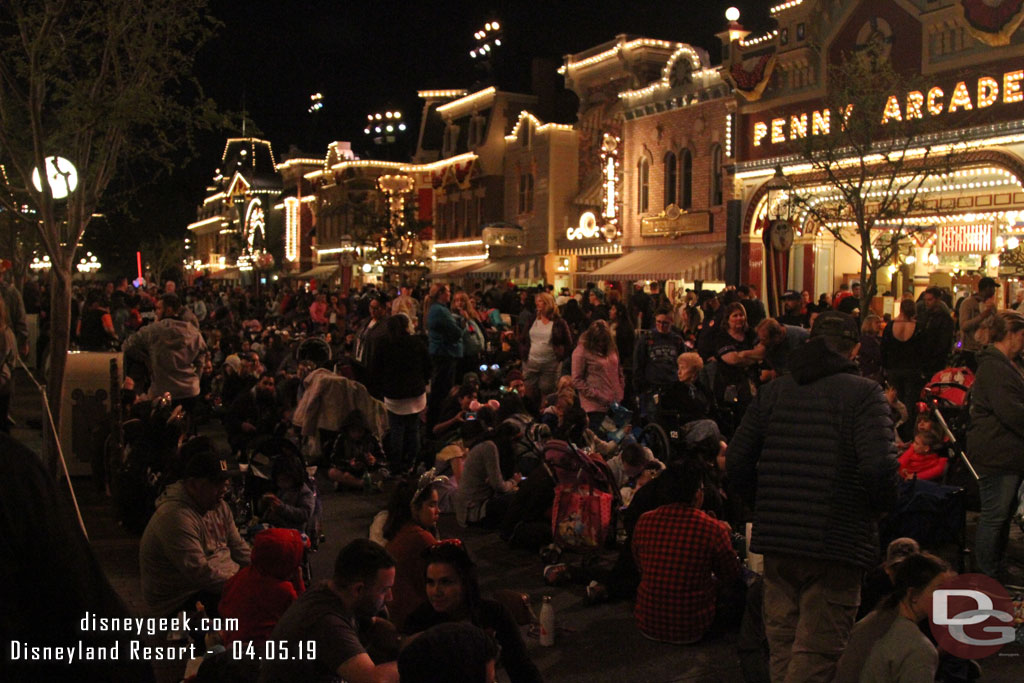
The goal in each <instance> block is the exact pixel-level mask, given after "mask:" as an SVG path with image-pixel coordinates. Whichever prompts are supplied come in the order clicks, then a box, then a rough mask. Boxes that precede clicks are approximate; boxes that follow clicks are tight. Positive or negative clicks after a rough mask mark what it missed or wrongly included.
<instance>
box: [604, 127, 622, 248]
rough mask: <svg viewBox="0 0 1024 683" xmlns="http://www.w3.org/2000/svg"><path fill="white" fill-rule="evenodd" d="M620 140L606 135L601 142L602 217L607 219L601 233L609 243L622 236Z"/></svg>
mask: <svg viewBox="0 0 1024 683" xmlns="http://www.w3.org/2000/svg"><path fill="white" fill-rule="evenodd" d="M619 142H620V140H619V138H617V137H616V136H614V135H609V134H607V133H605V136H604V139H603V140H602V142H601V167H602V169H603V176H604V182H603V184H602V187H603V189H604V196H603V197H602V200H601V204H602V206H601V216H602V217H603V218H604V219H605V221H606V222H605V224H604V226H602V227H601V232H602V234H604V238H605V239H606V240H608V241H609V242H611V241H613V240H614V239H615V238H616V237H618V236H619V235H621V234H622V232H621V231H620V230H619Z"/></svg>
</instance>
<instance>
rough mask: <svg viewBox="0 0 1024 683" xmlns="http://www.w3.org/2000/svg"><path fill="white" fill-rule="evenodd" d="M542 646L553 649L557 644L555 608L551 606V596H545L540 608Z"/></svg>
mask: <svg viewBox="0 0 1024 683" xmlns="http://www.w3.org/2000/svg"><path fill="white" fill-rule="evenodd" d="M540 644H541V645H543V646H544V647H551V646H552V645H554V644H555V608H554V607H552V606H551V596H550V595H545V596H544V602H543V604H542V605H541V607H540Z"/></svg>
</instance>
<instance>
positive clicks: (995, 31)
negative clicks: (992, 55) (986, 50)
mask: <svg viewBox="0 0 1024 683" xmlns="http://www.w3.org/2000/svg"><path fill="white" fill-rule="evenodd" d="M959 5H960V10H961V13H962V14H963V18H964V23H965V24H966V25H967V30H968V31H969V32H970V34H971V35H972V36H974V37H975V38H977V39H978V40H979V41H981V42H983V43H985V44H986V45H1009V44H1010V37H1011V36H1012V35H1013V34H1014V33H1015V32H1016V31H1017V29H1018V28H1019V27H1020V24H1021V22H1022V21H1024V0H1001V1H1000V0H960V3H959Z"/></svg>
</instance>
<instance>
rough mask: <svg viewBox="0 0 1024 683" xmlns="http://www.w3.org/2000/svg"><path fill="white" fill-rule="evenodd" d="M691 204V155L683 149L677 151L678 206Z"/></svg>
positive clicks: (684, 206) (686, 207) (689, 205)
mask: <svg viewBox="0 0 1024 683" xmlns="http://www.w3.org/2000/svg"><path fill="white" fill-rule="evenodd" d="M692 206H693V155H692V154H690V150H688V149H684V150H683V151H682V152H680V153H679V208H681V209H689V208H691V207H692Z"/></svg>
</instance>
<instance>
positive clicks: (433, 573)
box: [402, 539, 543, 683]
mask: <svg viewBox="0 0 1024 683" xmlns="http://www.w3.org/2000/svg"><path fill="white" fill-rule="evenodd" d="M423 561H424V564H425V565H426V571H425V581H426V589H427V602H425V603H424V604H422V605H420V606H419V607H418V608H416V609H415V610H414V611H413V612H412V613H411V614H410V615H409V616H408V618H406V620H405V624H404V628H403V629H402V632H403V633H405V634H410V635H411V634H415V633H420V632H421V631H425V630H427V629H428V628H430V627H431V626H436V625H437V624H443V623H448V622H463V621H468V622H469V623H471V624H473V625H474V626H477V627H479V628H481V629H483V630H484V631H485V632H486V633H488V634H490V635H492V636H494V638H495V639H496V640H497V641H498V644H499V645H501V663H502V664H503V665H504V667H505V670H506V672H507V673H508V677H509V680H511V681H512V683H537V682H539V681H542V680H543V678H542V677H541V675H540V671H538V670H537V666H536V665H535V664H534V663H533V662H532V661H530V657H529V655H528V654H527V652H526V644H525V643H524V642H523V635H522V633H521V632H520V630H519V626H518V624H516V621H515V619H514V618H513V617H512V614H511V613H510V612H509V611H508V608H506V607H505V606H504V605H502V604H501V603H500V602H497V601H495V600H486V599H484V598H483V597H482V596H481V595H480V584H479V583H478V581H477V570H476V564H475V563H474V562H473V560H472V559H471V558H470V557H469V553H467V552H466V549H465V547H464V546H463V544H462V541H460V540H458V539H449V540H445V541H441V542H439V543H436V544H434V545H433V546H431V547H430V548H428V549H427V550H425V551H424V552H423Z"/></svg>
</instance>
